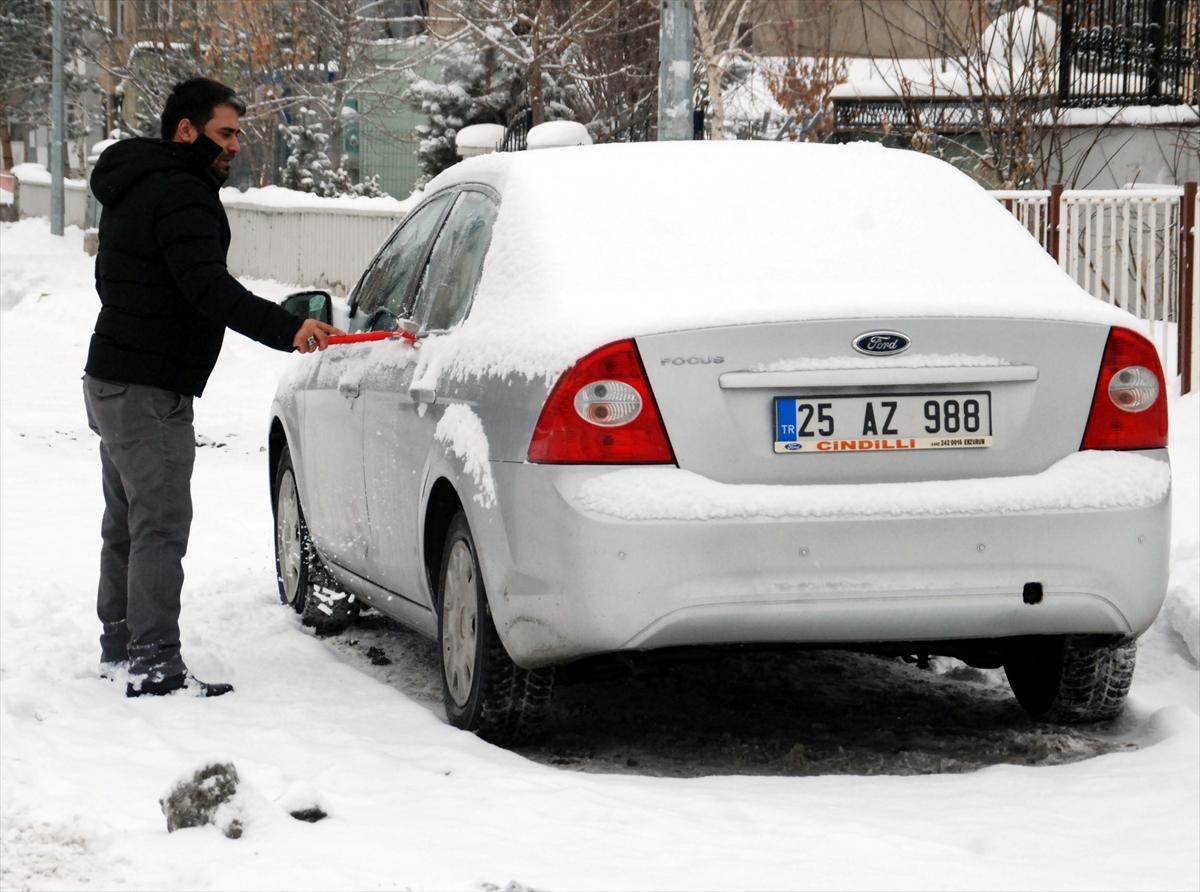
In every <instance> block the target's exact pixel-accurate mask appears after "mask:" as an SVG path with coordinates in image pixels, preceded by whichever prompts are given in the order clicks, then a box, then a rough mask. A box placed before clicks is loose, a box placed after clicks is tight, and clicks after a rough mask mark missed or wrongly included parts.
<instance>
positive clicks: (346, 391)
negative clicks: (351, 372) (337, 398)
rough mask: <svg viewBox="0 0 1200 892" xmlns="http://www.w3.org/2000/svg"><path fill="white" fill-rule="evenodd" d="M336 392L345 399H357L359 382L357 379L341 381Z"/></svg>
mask: <svg viewBox="0 0 1200 892" xmlns="http://www.w3.org/2000/svg"><path fill="white" fill-rule="evenodd" d="M338 393H340V394H341V395H342V396H344V397H346V399H350V400H352V399H357V398H358V394H359V384H358V382H357V381H342V382H341V383H339V384H338Z"/></svg>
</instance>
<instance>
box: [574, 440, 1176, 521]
mask: <svg viewBox="0 0 1200 892" xmlns="http://www.w3.org/2000/svg"><path fill="white" fill-rule="evenodd" d="M797 460H799V459H797ZM808 460H813V459H808ZM817 460H819V459H817ZM1170 485H1171V470H1170V468H1169V467H1168V466H1167V464H1166V463H1165V462H1160V461H1155V460H1154V459H1151V458H1145V457H1143V456H1140V455H1127V454H1123V453H1119V452H1080V453H1077V454H1075V455H1069V456H1067V457H1066V458H1064V459H1062V460H1061V461H1059V462H1056V463H1055V464H1053V465H1051V466H1050V467H1049V468H1047V469H1046V470H1045V471H1043V472H1042V473H1040V474H1031V475H1028V476H1024V477H994V478H984V479H977V480H928V481H922V482H919V483H875V484H872V485H870V486H862V485H855V484H830V485H826V486H771V485H763V484H731V483H718V482H717V481H715V480H709V479H708V478H706V477H703V476H701V475H699V474H696V473H693V472H691V471H684V470H680V469H679V468H630V469H628V470H622V471H614V472H613V473H611V474H604V475H602V476H599V477H593V478H590V479H589V480H587V481H586V482H585V483H584V484H583V486H582V487H580V489H579V494H578V496H577V497H576V498H577V501H578V504H579V505H580V506H581V507H582V508H584V509H586V510H589V511H595V512H596V513H597V514H604V515H606V516H608V517H619V518H622V519H624V520H690V521H701V520H729V519H733V518H746V519H754V518H766V517H774V518H789V519H795V518H819V519H822V520H830V519H838V520H850V519H857V518H888V517H891V518H897V517H949V516H963V517H968V516H971V515H975V514H1019V513H1025V512H1030V513H1044V512H1051V511H1100V510H1107V509H1126V508H1145V507H1148V506H1150V505H1153V504H1155V503H1156V502H1159V501H1161V500H1162V499H1163V498H1165V497H1166V495H1167V491H1168V490H1169V488H1170Z"/></svg>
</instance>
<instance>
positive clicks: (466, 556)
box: [442, 539, 479, 706]
mask: <svg viewBox="0 0 1200 892" xmlns="http://www.w3.org/2000/svg"><path fill="white" fill-rule="evenodd" d="M478 604H479V596H478V592H477V591H476V585H475V562H474V560H473V558H472V557H471V549H470V548H469V547H468V546H467V543H466V542H464V541H463V540H461V539H460V540H458V541H457V542H455V543H454V545H453V546H452V547H451V549H450V557H449V559H448V560H447V562H446V580H445V585H444V586H443V598H442V666H443V670H442V671H443V672H444V673H445V677H446V687H447V688H448V689H449V691H450V696H451V697H452V698H453V700H454V702H455V703H456V704H457V705H458V706H465V705H466V703H467V700H469V699H470V697H471V685H472V683H473V681H474V676H475V650H476V644H477V638H478Z"/></svg>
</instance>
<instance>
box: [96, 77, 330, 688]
mask: <svg viewBox="0 0 1200 892" xmlns="http://www.w3.org/2000/svg"><path fill="white" fill-rule="evenodd" d="M245 110H246V109H245V106H244V105H243V104H242V103H241V101H240V100H239V99H238V98H237V97H236V96H235V94H234V92H233V91H232V90H230V89H229V88H228V87H226V86H224V85H222V84H219V83H217V82H215V81H211V80H206V79H204V78H194V79H192V80H189V81H185V82H184V83H181V84H178V85H176V87H175V89H174V91H173V92H172V93H171V96H170V97H169V98H168V99H167V103H166V107H165V108H164V109H163V114H162V136H163V138H162V139H161V140H154V139H129V140H123V141H121V142H118V143H116V144H114V145H113V146H111V147H109V148H108V149H107V150H106V151H105V152H104V153H103V154H102V155H101V156H100V161H99V163H98V164H97V165H96V169H95V171H94V172H93V174H92V180H91V185H92V192H93V193H94V194H95V196H96V199H97V200H98V201H99V202H100V204H101V206H102V207H103V209H104V210H103V214H102V216H101V218H100V251H99V254H98V255H97V257H96V291H97V292H98V293H99V295H100V304H101V307H100V314H99V316H98V317H97V319H96V329H95V333H94V334H93V335H92V340H91V345H90V348H89V350H88V358H87V366H86V374H85V375H84V402H85V404H86V406H87V412H88V423H89V425H90V426H91V428H92V430H93V431H95V432H96V433H97V434H99V435H100V460H101V469H102V480H103V489H104V504H105V508H104V519H103V522H102V524H101V538H102V542H103V544H102V547H101V551H100V585H99V591H98V596H97V612H98V614H99V617H100V622H101V626H102V632H101V635H100V659H101V674H102V675H105V676H106V677H110V678H111V677H115V676H116V672H117V670H118V669H119V668H121V667H123V666H125V665H126V664H127V666H128V679H129V681H128V684H127V685H126V689H125V693H126V695H127V696H130V697H136V696H141V695H143V694H168V693H171V692H173V691H177V690H181V689H182V690H186V691H188V692H190V693H194V694H196V695H199V696H209V697H211V696H219V695H220V694H225V693H228V692H230V691H231V690H233V688H232V687H231V686H230V685H227V684H208V683H205V682H201V681H199V680H198V679H196V678H195V677H194V676H192V675H191V674H190V673H189V672H188V671H187V667H186V666H185V664H184V662H183V659H182V657H181V655H180V652H179V596H180V590H181V589H182V587H183V564H182V561H183V556H184V554H185V552H186V551H187V541H188V533H189V530H190V528H191V521H192V502H191V476H192V466H193V463H194V461H195V454H196V446H195V435H194V431H193V428H192V417H193V416H192V399H193V397H198V396H200V395H201V394H202V393H203V392H204V385H205V383H206V382H207V381H208V376H209V375H210V374H211V372H212V370H213V366H214V364H215V363H216V361H217V356H218V354H219V353H220V352H221V342H222V340H223V338H224V334H225V329H226V328H231V329H233V330H234V331H236V332H238V333H239V334H243V335H245V336H246V337H249V338H252V339H254V340H256V341H258V342H259V343H262V344H265V345H267V346H268V347H274V348H275V349H276V350H285V351H291V350H293V349H295V350H299V351H300V352H301V353H308V352H310V351H312V350H324V349H325V347H326V344H327V338H328V336H329V335H330V334H340V333H341V332H340V331H339V330H338V329H336V328H334V327H332V326H330V325H326V324H325V323H323V322H319V321H317V320H315V319H309V320H301V319H299V318H297V317H296V316H293V315H291V314H290V313H288V312H286V311H285V310H283V309H282V308H281V307H279V306H278V305H276V304H274V303H272V302H271V301H268V300H263V299H262V298H260V297H256V296H255V295H253V294H251V293H250V292H249V291H247V290H246V289H245V288H243V287H242V286H241V285H240V284H239V283H238V281H237V280H236V279H235V278H233V276H232V275H230V273H229V271H228V270H227V269H226V266H225V257H226V252H227V251H228V249H229V237H230V236H229V222H228V220H227V219H226V216H225V210H224V208H223V206H222V205H221V201H220V198H219V195H218V190H219V188H220V186H221V184H222V183H223V182H224V181H225V180H226V179H227V178H228V176H229V167H230V164H231V162H232V161H233V158H234V156H235V155H236V154H237V152H238V150H239V148H240V146H239V144H238V137H239V136H241V133H242V131H241V129H240V127H239V123H240V117H241V115H242V114H244V113H245Z"/></svg>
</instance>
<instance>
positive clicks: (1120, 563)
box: [473, 450, 1170, 667]
mask: <svg viewBox="0 0 1200 892" xmlns="http://www.w3.org/2000/svg"><path fill="white" fill-rule="evenodd" d="M1092 455H1103V458H1097V459H1095V460H1092V459H1088V460H1083V459H1080V460H1072V459H1068V460H1067V461H1065V462H1060V463H1059V464H1058V465H1055V466H1054V467H1052V468H1050V469H1048V470H1047V471H1046V472H1044V473H1043V474H1038V475H1030V476H1027V477H1019V478H1005V479H1003V480H996V479H989V480H973V481H936V482H930V483H909V484H886V485H868V486H807V487H804V486H798V487H786V486H771V487H763V486H730V485H725V484H717V483H713V482H712V481H707V480H704V479H703V478H697V477H696V475H692V474H688V472H685V471H681V470H679V469H675V468H654V469H626V470H618V471H601V470H597V469H596V468H592V467H588V468H571V467H551V466H539V465H529V464H510V463H499V462H497V463H493V472H494V476H495V479H496V483H497V496H498V498H497V502H498V510H499V511H500V512H501V513H502V516H503V523H499V524H497V523H485V524H482V525H475V524H473V527H474V528H475V530H476V534H477V538H478V539H479V540H480V545H481V558H483V562H484V574H485V581H486V583H487V585H488V589H489V592H490V601H491V605H492V612H493V617H494V619H495V621H496V626H497V628H498V630H499V632H500V636H501V638H502V639H503V641H504V644H505V646H506V647H507V649H508V651H509V653H510V655H511V656H512V657H513V659H514V660H516V661H517V662H518V663H520V664H522V665H525V666H530V667H532V666H538V665H546V664H551V663H556V662H564V661H567V660H571V659H575V658H578V657H582V656H585V655H588V654H593V653H602V652H611V651H620V650H637V649H651V648H660V647H671V646H680V645H696V644H719V643H752V642H763V643H770V642H796V643H836V642H864V641H879V642H884V641H926V640H927V641H935V640H955V639H966V638H999V637H1008V636H1014V635H1036V634H1062V633H1109V634H1121V635H1137V634H1140V633H1141V632H1143V631H1145V629H1146V628H1148V627H1149V625H1150V624H1151V622H1153V620H1154V617H1155V616H1156V615H1157V613H1158V610H1159V608H1160V606H1161V605H1162V601H1163V597H1164V595H1165V592H1166V585H1167V573H1168V549H1169V542H1170V472H1169V467H1168V466H1167V464H1166V461H1165V450H1158V451H1155V452H1151V453H1142V454H1137V455H1116V454H1111V453H1106V454H1092ZM879 502H883V503H884V507H880V506H879V505H878V503H879ZM873 505H874V507H873ZM496 519H499V518H496ZM480 527H482V528H480ZM1028 582H1039V583H1041V585H1042V587H1043V591H1044V597H1043V599H1042V601H1041V602H1040V603H1037V604H1027V603H1025V602H1024V600H1023V599H1022V590H1023V588H1024V586H1025V584H1026V583H1028Z"/></svg>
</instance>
